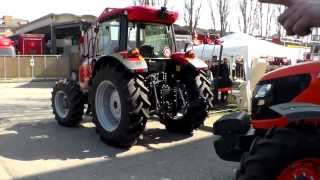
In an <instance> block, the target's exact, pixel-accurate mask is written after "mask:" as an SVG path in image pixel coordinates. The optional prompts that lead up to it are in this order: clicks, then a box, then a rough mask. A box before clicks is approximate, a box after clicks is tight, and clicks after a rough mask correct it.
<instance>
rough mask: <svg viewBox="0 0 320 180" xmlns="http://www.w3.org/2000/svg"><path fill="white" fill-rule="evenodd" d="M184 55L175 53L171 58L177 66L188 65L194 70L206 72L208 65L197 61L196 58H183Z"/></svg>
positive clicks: (199, 60)
mask: <svg viewBox="0 0 320 180" xmlns="http://www.w3.org/2000/svg"><path fill="white" fill-rule="evenodd" d="M185 54H186V53H184V52H177V53H174V54H172V56H171V58H172V59H173V60H174V61H177V62H178V63H179V64H181V65H188V64H190V65H191V66H193V67H194V68H196V69H198V70H201V69H202V70H207V69H208V65H207V64H206V63H205V62H204V61H203V60H201V59H199V58H198V57H193V58H188V57H186V56H185Z"/></svg>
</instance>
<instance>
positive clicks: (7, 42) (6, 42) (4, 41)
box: [0, 36, 13, 47]
mask: <svg viewBox="0 0 320 180" xmlns="http://www.w3.org/2000/svg"><path fill="white" fill-rule="evenodd" d="M0 46H1V47H10V46H13V41H12V40H11V39H9V38H6V37H1V36H0Z"/></svg>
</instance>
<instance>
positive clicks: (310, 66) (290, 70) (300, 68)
mask: <svg viewBox="0 0 320 180" xmlns="http://www.w3.org/2000/svg"><path fill="white" fill-rule="evenodd" d="M297 74H310V75H311V82H310V85H309V87H308V88H307V89H305V90H304V91H303V92H302V93H300V94H299V95H298V96H296V97H295V98H294V99H293V100H292V102H300V103H301V102H303V103H311V104H319V105H320V62H311V63H304V64H299V65H295V66H289V67H285V68H280V69H278V70H275V71H272V72H270V73H268V74H266V75H265V76H264V77H263V78H262V80H272V79H276V78H280V77H286V76H290V75H297ZM288 123H289V122H288V119H286V118H284V117H281V118H276V119H266V120H254V119H253V120H252V125H253V127H254V128H258V129H259V128H263V129H267V128H272V127H279V128H280V127H286V126H287V125H288ZM305 123H307V124H313V125H319V123H320V121H319V120H314V121H312V120H309V121H305Z"/></svg>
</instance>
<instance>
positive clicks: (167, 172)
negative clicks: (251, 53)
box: [20, 138, 237, 180]
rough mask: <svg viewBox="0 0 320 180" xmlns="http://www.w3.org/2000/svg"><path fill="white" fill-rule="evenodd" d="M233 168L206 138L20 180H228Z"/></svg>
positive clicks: (235, 165) (231, 176) (210, 140)
mask: <svg viewBox="0 0 320 180" xmlns="http://www.w3.org/2000/svg"><path fill="white" fill-rule="evenodd" d="M200 147H201V148H200ZM236 167H237V164H236V163H227V162H225V161H222V160H220V159H219V158H218V157H217V156H216V155H215V153H214V151H213V149H212V138H207V139H201V140H197V141H193V142H190V143H186V144H182V145H178V146H173V147H169V148H165V149H160V150H155V151H149V152H144V153H141V154H136V155H133V156H127V157H123V158H117V159H112V160H107V159H106V160H104V161H100V162H94V163H91V164H87V165H82V166H78V167H73V168H68V169H61V170H55V171H51V172H45V173H39V174H34V175H32V176H29V177H21V178H20V180H55V179H68V180H88V179H101V180H102V179H110V180H113V179H114V180H131V179H133V180H231V179H232V178H233V177H234V176H233V174H234V173H233V170H234V169H235V168H236Z"/></svg>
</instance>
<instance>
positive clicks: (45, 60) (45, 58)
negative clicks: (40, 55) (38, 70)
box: [44, 56, 47, 70]
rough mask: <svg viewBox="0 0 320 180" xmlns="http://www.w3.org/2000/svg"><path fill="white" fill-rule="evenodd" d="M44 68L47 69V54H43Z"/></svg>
mask: <svg viewBox="0 0 320 180" xmlns="http://www.w3.org/2000/svg"><path fill="white" fill-rule="evenodd" d="M44 69H45V70H46V69H47V56H44Z"/></svg>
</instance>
